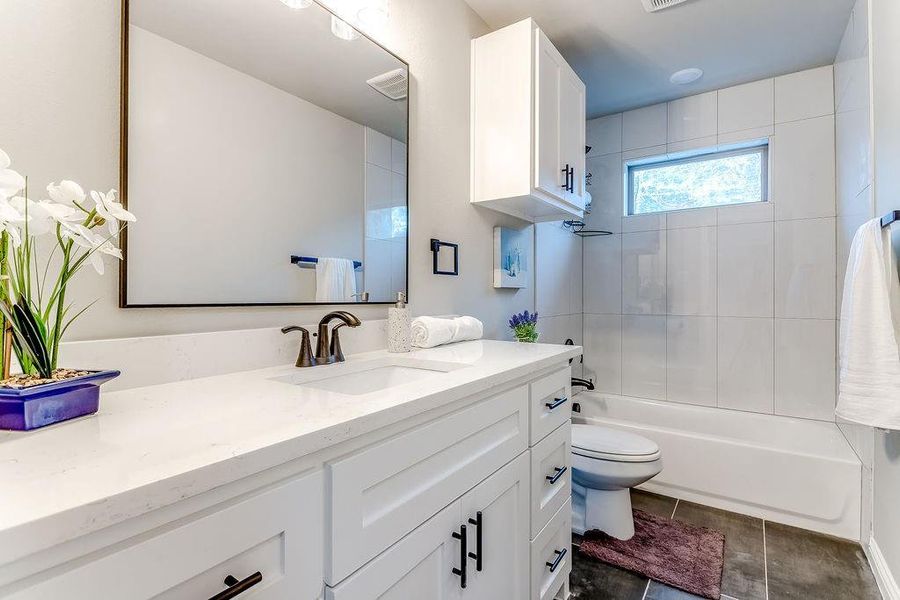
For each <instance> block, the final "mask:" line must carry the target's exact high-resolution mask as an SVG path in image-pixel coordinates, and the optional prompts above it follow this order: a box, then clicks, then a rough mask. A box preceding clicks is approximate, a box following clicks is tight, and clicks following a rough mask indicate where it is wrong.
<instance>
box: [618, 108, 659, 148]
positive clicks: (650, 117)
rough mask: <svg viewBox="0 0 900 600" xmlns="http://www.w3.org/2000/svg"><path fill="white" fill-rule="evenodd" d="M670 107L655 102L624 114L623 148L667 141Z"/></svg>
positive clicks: (655, 144)
mask: <svg viewBox="0 0 900 600" xmlns="http://www.w3.org/2000/svg"><path fill="white" fill-rule="evenodd" d="M667 121H668V107H667V105H666V104H665V103H663V104H654V105H653V106H646V107H644V108H638V109H636V110H629V111H628V112H626V113H624V114H623V115H622V150H623V151H625V150H634V149H636V148H648V147H650V146H662V145H665V143H666V129H667Z"/></svg>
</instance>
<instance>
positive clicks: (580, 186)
mask: <svg viewBox="0 0 900 600" xmlns="http://www.w3.org/2000/svg"><path fill="white" fill-rule="evenodd" d="M471 138H472V152H471V160H472V165H471V177H472V182H471V183H472V185H471V189H472V202H473V203H474V204H478V205H481V206H487V207H489V208H492V209H495V210H498V211H500V212H504V213H507V214H512V215H515V216H517V217H520V218H523V219H526V220H528V221H535V222H537V221H552V220H559V219H572V218H581V217H583V216H584V205H585V200H586V198H587V195H586V193H585V178H584V177H585V86H584V83H583V82H582V81H581V80H580V79H579V78H578V75H576V74H575V72H574V71H573V70H572V68H571V67H570V66H569V65H568V63H567V62H566V61H565V59H564V58H563V57H562V55H561V54H560V53H559V52H558V51H557V49H556V48H555V47H554V46H553V44H552V42H551V41H550V40H549V38H547V36H546V35H545V34H544V33H543V32H542V31H541V30H540V29H539V28H538V27H537V25H536V24H535V22H534V20H532V19H525V20H523V21H520V22H518V23H515V24H513V25H510V26H508V27H505V28H503V29H500V30H497V31H495V32H492V33H489V34H487V35H485V36H483V37H480V38H477V39H475V40H473V41H472V136H471Z"/></svg>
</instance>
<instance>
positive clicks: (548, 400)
mask: <svg viewBox="0 0 900 600" xmlns="http://www.w3.org/2000/svg"><path fill="white" fill-rule="evenodd" d="M571 384H572V370H571V369H570V368H569V367H566V368H565V369H561V370H559V371H557V372H555V373H552V374H550V375H547V376H546V377H542V378H541V379H538V380H537V381H533V382H532V383H531V385H530V388H531V389H530V394H531V445H532V446H533V445H534V444H537V443H538V442H539V441H541V440H542V439H544V437H546V436H547V434H548V433H550V432H551V431H553V430H554V429H556V428H557V427H559V426H560V425H562V424H563V423H567V422H568V421H569V420H570V419H571V418H572V401H571V395H572V387H571Z"/></svg>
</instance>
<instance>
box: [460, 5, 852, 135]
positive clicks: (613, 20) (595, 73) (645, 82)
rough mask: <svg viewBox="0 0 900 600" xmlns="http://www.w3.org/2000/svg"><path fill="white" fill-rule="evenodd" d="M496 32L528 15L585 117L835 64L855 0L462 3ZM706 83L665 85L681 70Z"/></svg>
mask: <svg viewBox="0 0 900 600" xmlns="http://www.w3.org/2000/svg"><path fill="white" fill-rule="evenodd" d="M466 1H467V2H468V4H469V5H470V6H471V7H472V8H473V9H474V10H475V12H477V13H478V14H479V15H480V16H481V18H482V19H484V20H485V22H486V23H487V24H488V25H489V26H490V27H491V28H493V29H497V28H500V27H503V26H505V25H509V24H510V23H514V22H516V21H518V20H520V19H523V18H525V17H529V16H530V17H534V18H535V20H536V21H537V23H538V25H540V27H541V28H542V29H543V30H544V31H545V32H546V33H547V35H548V36H549V37H550V39H551V40H553V43H554V44H555V45H556V47H557V48H558V49H559V51H560V52H562V54H563V55H564V56H565V57H566V59H567V60H568V61H569V63H570V64H571V65H572V67H573V68H574V69H575V71H576V72H577V73H578V75H579V76H580V77H581V79H582V80H584V82H585V84H586V85H587V113H588V118H594V117H598V116H601V115H604V114H610V113H615V112H619V111H622V110H627V109H631V108H636V107H639V106H646V105H648V104H655V103H657V102H663V101H666V100H671V99H673V98H677V97H681V96H688V95H691V94H696V93H700V92H705V91H709V90H714V89H718V88H721V87H727V86H730V85H734V84H738V83H745V82H748V81H754V80H757V79H763V78H766V77H771V76H773V75H780V74H783V73H791V72H793V71H799V70H802V69H808V68H812V67H818V66H822V65H826V64H831V63H833V62H834V57H835V55H836V54H837V49H838V45H839V44H840V40H841V35H842V34H843V31H844V28H845V27H846V25H847V21H848V20H849V18H850V10H851V8H852V6H853V3H854V0H688V1H687V2H686V3H684V4H681V5H678V6H675V7H673V8H668V9H664V10H662V11H659V12H656V13H652V14H651V13H647V12H645V11H644V8H643V6H642V4H641V0H466ZM687 67H699V68H701V69H703V71H704V76H703V78H702V79H700V80H699V81H698V82H696V83H693V84H689V85H686V86H677V85H674V84H671V83H669V76H670V75H671V74H672V73H673V72H675V71H678V70H679V69H684V68H687Z"/></svg>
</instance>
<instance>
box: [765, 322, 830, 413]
mask: <svg viewBox="0 0 900 600" xmlns="http://www.w3.org/2000/svg"><path fill="white" fill-rule="evenodd" d="M835 363H836V361H835V322H834V321H828V320H824V321H820V320H814V319H776V321H775V413H776V414H779V415H788V416H791V417H804V418H807V419H820V420H823V421H833V420H834V402H835Z"/></svg>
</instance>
